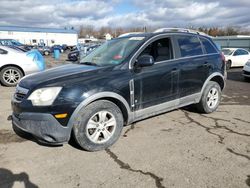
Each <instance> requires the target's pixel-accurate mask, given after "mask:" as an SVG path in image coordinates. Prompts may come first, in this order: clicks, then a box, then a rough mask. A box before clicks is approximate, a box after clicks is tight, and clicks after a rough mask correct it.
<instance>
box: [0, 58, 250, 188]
mask: <svg viewBox="0 0 250 188" xmlns="http://www.w3.org/2000/svg"><path fill="white" fill-rule="evenodd" d="M58 64H60V61H58ZM51 66H52V64H50V65H49V66H48V67H51ZM13 91H14V88H6V87H2V86H0V106H1V107H0V187H12V186H14V187H24V186H26V187H88V188H90V187H107V188H110V187H120V188H121V187H197V188H198V187H199V188H202V187H206V188H214V187H225V188H229V187H232V188H237V187H238V188H244V187H250V83H248V82H245V81H243V79H242V77H241V69H232V70H230V71H229V73H228V81H227V86H226V89H225V91H224V94H223V101H222V103H221V105H220V107H219V109H218V111H217V112H215V113H212V114H209V115H203V114H198V113H195V112H192V111H191V110H188V109H185V108H184V109H179V110H174V111H171V112H169V113H165V114H162V115H159V116H156V117H153V118H150V119H147V120H144V121H140V122H137V123H136V124H133V125H131V126H127V127H125V128H124V130H123V133H122V136H121V138H120V139H119V140H118V142H117V143H116V144H115V145H114V146H112V147H111V148H109V149H107V150H105V151H100V152H92V153H91V152H86V151H82V150H80V149H79V148H78V147H77V146H76V144H74V142H70V144H65V145H64V146H61V147H49V146H43V145H39V144H38V143H36V142H35V141H34V140H32V138H30V139H29V140H27V139H23V138H20V137H18V136H17V135H16V134H14V132H13V131H12V128H11V122H10V121H7V117H8V115H10V114H11V107H10V98H11V95H12V93H13Z"/></svg>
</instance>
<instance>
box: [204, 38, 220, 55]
mask: <svg viewBox="0 0 250 188" xmlns="http://www.w3.org/2000/svg"><path fill="white" fill-rule="evenodd" d="M200 39H201V42H202V44H203V47H204V48H205V50H206V52H207V54H212V53H218V52H217V50H216V49H215V47H214V46H213V45H212V44H211V42H209V41H208V40H207V39H205V38H200Z"/></svg>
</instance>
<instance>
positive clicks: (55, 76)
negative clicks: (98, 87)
mask: <svg viewBox="0 0 250 188" xmlns="http://www.w3.org/2000/svg"><path fill="white" fill-rule="evenodd" d="M97 69H101V67H96V66H89V65H81V64H69V65H63V66H59V67H56V68H52V69H48V70H46V71H43V72H39V73H35V74H31V75H28V76H25V77H24V78H23V79H22V80H21V81H20V82H19V85H20V86H21V87H24V88H27V89H30V88H33V87H35V86H37V85H40V84H42V83H48V82H49V81H52V80H53V81H55V80H61V79H68V77H70V76H74V75H76V74H81V73H85V72H90V71H93V70H97Z"/></svg>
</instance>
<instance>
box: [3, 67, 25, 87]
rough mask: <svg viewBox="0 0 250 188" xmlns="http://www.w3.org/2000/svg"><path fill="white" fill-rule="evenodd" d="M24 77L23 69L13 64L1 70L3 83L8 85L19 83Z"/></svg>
mask: <svg viewBox="0 0 250 188" xmlns="http://www.w3.org/2000/svg"><path fill="white" fill-rule="evenodd" d="M22 77H23V73H22V71H21V70H20V69H19V68H17V67H13V66H9V67H5V68H3V69H2V70H1V72H0V80H1V83H2V84H3V85H5V86H8V87H11V86H15V85H17V84H18V82H19V81H20V79H21V78H22Z"/></svg>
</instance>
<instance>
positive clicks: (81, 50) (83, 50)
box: [68, 44, 101, 62]
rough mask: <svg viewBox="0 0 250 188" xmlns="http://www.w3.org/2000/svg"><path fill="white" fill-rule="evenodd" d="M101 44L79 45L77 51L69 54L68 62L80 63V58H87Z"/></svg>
mask: <svg viewBox="0 0 250 188" xmlns="http://www.w3.org/2000/svg"><path fill="white" fill-rule="evenodd" d="M100 45H101V44H88V45H77V46H76V48H75V50H73V51H72V52H70V53H69V54H68V60H70V61H74V62H75V61H78V60H79V59H80V58H82V57H85V56H86V55H88V54H89V53H90V52H92V51H93V50H95V49H96V48H98V47H99V46H100Z"/></svg>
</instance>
